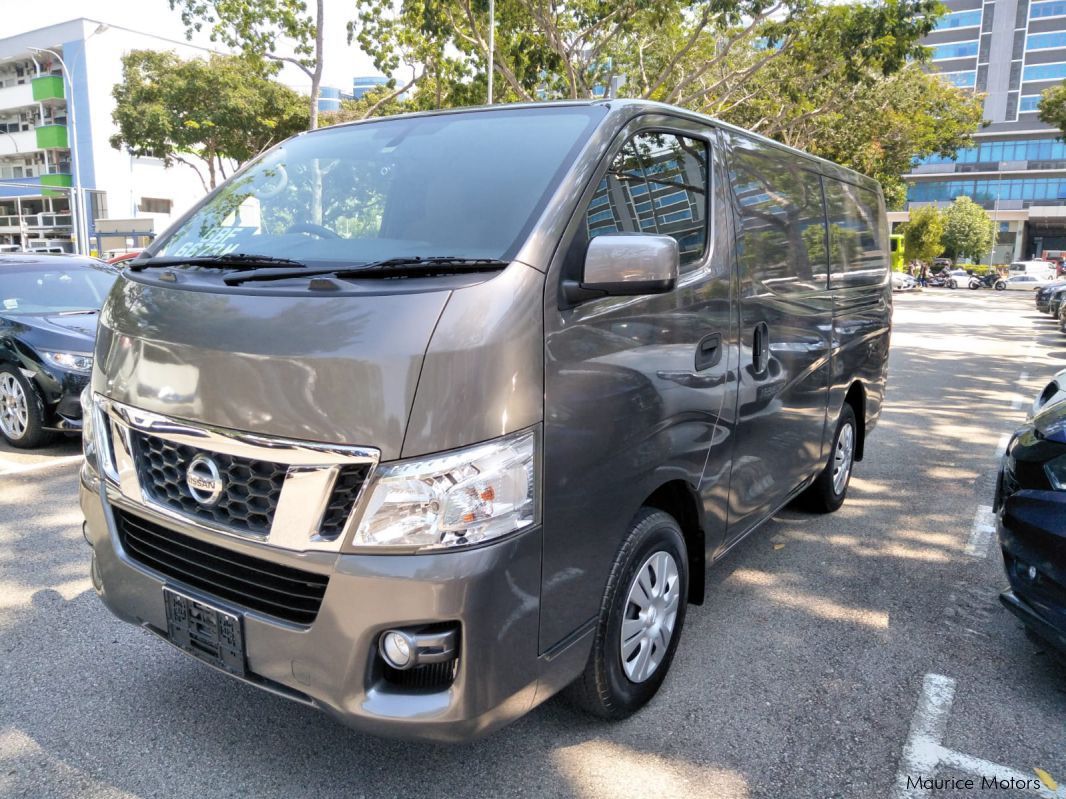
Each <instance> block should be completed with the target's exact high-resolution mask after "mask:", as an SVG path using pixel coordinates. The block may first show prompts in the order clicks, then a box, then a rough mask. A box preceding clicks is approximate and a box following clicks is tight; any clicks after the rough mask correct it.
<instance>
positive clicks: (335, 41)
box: [0, 0, 376, 89]
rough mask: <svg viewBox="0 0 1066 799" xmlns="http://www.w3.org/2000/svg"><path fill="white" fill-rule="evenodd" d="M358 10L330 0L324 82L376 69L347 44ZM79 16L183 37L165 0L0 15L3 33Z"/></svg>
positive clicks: (65, 0)
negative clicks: (353, 19) (350, 26)
mask: <svg viewBox="0 0 1066 799" xmlns="http://www.w3.org/2000/svg"><path fill="white" fill-rule="evenodd" d="M354 15H355V3H354V2H353V0H326V24H325V31H326V41H325V58H324V59H323V60H324V62H325V66H324V69H323V85H324V86H336V87H339V88H343V89H350V88H351V85H352V78H353V77H355V76H356V75H373V74H374V73H375V72H376V70H375V69H374V66H373V64H372V63H371V62H370V59H369V58H367V56H366V55H365V54H364V53H362V52H361V51H360V50H359V48H358V46H355V45H353V46H351V47H349V46H348V43H347V35H348V34H347V30H346V27H345V26H346V24H347V22H348V20H349V19H351V18H352V17H354ZM77 17H88V18H90V19H99V20H100V21H101V22H108V23H111V24H114V25H122V26H124V27H127V28H134V29H136V30H140V31H144V32H145V33H152V34H155V35H157V36H164V37H166V38H169V39H178V40H182V41H183V40H184V39H185V31H184V30H183V28H182V25H181V18H180V16H179V14H178V13H177V12H176V11H171V10H170V4H169V3H168V2H167V0H48V2H46V3H40V4H37V3H27V2H24V0H0V18H2V19H3V26H2V30H0V37H6V36H13V35H15V34H18V33H23V32H25V31H28V30H33V29H35V28H43V27H45V26H46V25H52V24H55V23H57V22H65V21H66V20H68V19H75V18H77ZM194 42H195V43H196V44H202V45H204V46H210V44H211V43H210V41H209V40H208V39H207V37H206V36H201V37H200V38H199V39H196V40H194ZM300 80H301V77H300V73H299V71H298V70H286V72H285V76H284V82H285V83H298V82H300ZM304 88H306V87H304Z"/></svg>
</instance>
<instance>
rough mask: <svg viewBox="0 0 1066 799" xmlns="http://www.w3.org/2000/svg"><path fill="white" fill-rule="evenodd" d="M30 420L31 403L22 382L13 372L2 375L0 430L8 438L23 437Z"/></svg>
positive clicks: (0, 384) (0, 387)
mask: <svg viewBox="0 0 1066 799" xmlns="http://www.w3.org/2000/svg"><path fill="white" fill-rule="evenodd" d="M29 420H30V411H29V405H28V404H27V402H26V392H25V391H24V390H23V389H22V384H21V383H19V381H18V380H16V379H15V376H14V375H12V374H9V373H4V374H3V375H0V430H2V431H3V433H4V435H5V436H7V437H8V438H12V439H19V438H22V437H23V436H24V435H25V434H26V427H27V426H28V425H29Z"/></svg>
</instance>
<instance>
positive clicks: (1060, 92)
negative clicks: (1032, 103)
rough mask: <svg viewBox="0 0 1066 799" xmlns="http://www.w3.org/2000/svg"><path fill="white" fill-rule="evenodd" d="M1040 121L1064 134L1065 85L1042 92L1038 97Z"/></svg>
mask: <svg viewBox="0 0 1066 799" xmlns="http://www.w3.org/2000/svg"><path fill="white" fill-rule="evenodd" d="M1037 108H1038V109H1039V110H1040V121H1041V122H1046V123H1047V124H1048V125H1054V126H1055V127H1056V128H1058V129H1059V130H1060V131H1062V132H1063V133H1064V134H1066V83H1060V84H1059V85H1058V86H1053V87H1052V88H1050V89H1047V90H1046V91H1044V93H1043V94H1042V95H1041V96H1040V104H1039V105H1038V106H1037Z"/></svg>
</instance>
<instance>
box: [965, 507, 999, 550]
mask: <svg viewBox="0 0 1066 799" xmlns="http://www.w3.org/2000/svg"><path fill="white" fill-rule="evenodd" d="M994 532H996V517H995V515H994V514H993V513H992V507H991V506H990V505H978V506H977V513H975V514H974V516H973V528H972V529H971V530H970V540H969V541H968V542H967V543H966V554H967V555H970V556H971V557H974V558H983V557H985V556H987V555H988V542H989V541H991V540H992V534H993V533H994Z"/></svg>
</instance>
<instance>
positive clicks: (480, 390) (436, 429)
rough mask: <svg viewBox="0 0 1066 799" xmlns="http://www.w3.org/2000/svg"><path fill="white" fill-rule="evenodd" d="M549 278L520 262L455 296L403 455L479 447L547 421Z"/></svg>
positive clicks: (429, 359) (434, 342) (433, 346)
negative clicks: (544, 306) (545, 308)
mask: <svg viewBox="0 0 1066 799" xmlns="http://www.w3.org/2000/svg"><path fill="white" fill-rule="evenodd" d="M543 295H544V274H543V273H542V272H539V271H537V270H536V269H533V268H532V267H530V266H526V265H525V264H522V263H517V262H516V263H513V264H511V266H509V267H508V268H507V269H505V270H504V271H503V272H501V273H500V274H499V275H497V276H496V277H494V278H493V279H492V280H489V281H487V282H485V283H480V284H478V285H476V286H470V287H468V288H464V289H458V290H456V291H455V292H453V293H452V297H451V299H450V300H449V301H448V305H447V307H446V308H445V309H444V312H443V313H442V314H441V316H440V321H439V322H438V323H437V326H436V330H434V331H433V337H432V339H431V340H430V343H429V348H428V349H427V350H426V357H425V363H424V364H423V366H422V375H421V377H420V378H419V380H418V391H417V393H416V396H415V399H414V405H413V407H412V409H411V419H410V423H409V424H408V427H407V436H406V438H405V440H404V445H403V457H405V458H408V457H413V456H416V455H423V454H426V453H430V452H440V451H442V450H447V449H453V448H456V447H461V446H465V445H467V444H474V443H477V442H479V441H485V440H486V439H490V438H495V437H497V436H502V435H505V434H507V433H512V432H514V431H516V430H521V429H522V428H525V427H529V426H531V425H534V424H538V423H540V421H541V419H542V418H543V413H544V326H543V322H544V317H543V309H542V306H541V303H542V298H543Z"/></svg>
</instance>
